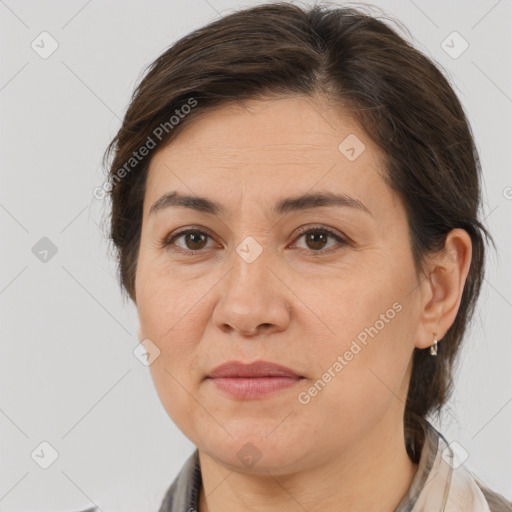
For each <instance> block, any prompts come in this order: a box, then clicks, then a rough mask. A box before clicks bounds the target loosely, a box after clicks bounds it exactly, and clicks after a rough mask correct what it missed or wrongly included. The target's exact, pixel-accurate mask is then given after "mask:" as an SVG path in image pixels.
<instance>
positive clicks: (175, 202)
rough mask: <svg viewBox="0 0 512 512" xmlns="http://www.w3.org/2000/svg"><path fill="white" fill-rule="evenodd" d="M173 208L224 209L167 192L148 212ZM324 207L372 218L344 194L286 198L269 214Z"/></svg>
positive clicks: (212, 211) (214, 212)
mask: <svg viewBox="0 0 512 512" xmlns="http://www.w3.org/2000/svg"><path fill="white" fill-rule="evenodd" d="M173 206H177V207H184V208H190V209H192V210H196V211H199V212H203V213H208V214H211V215H223V214H225V213H226V209H225V207H224V206H222V205H221V204H220V203H217V202H216V201H214V200H213V199H209V198H208V197H201V196H193V195H184V194H181V193H179V192H176V191H175V192H168V193H167V194H164V195H163V196H161V197H160V198H159V199H157V200H156V201H155V202H154V203H153V205H152V206H151V208H150V210H149V215H152V214H154V213H156V212H159V211H161V210H164V209H166V208H170V207H173ZM324 206H331V207H332V206H337V207H348V208H354V209H356V210H360V211H362V212H365V213H367V214H368V215H370V216H372V213H371V212H370V210H369V209H368V208H367V207H366V206H365V205H364V204H363V203H362V202H361V201H360V200H359V199H355V198H354V197H350V196H348V195H346V194H334V193H332V192H316V193H308V194H303V195H299V196H295V197H287V198H284V199H280V200H279V201H277V202H276V203H275V204H274V206H273V207H272V209H271V210H270V213H271V214H273V215H283V214H285V213H288V212H291V211H302V210H310V209H313V208H321V207H324Z"/></svg>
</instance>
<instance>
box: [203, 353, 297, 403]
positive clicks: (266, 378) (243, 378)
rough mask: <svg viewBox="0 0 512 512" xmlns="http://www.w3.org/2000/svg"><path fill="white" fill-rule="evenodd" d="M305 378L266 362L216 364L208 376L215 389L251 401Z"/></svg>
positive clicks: (284, 367) (278, 365)
mask: <svg viewBox="0 0 512 512" xmlns="http://www.w3.org/2000/svg"><path fill="white" fill-rule="evenodd" d="M303 378H304V377H303V376H301V375H299V374H298V373H297V372H295V371H294V370H292V369H290V368H287V367H286V366H282V365H280V364H276V363H271V362H268V361H255V362H253V363H250V364H244V363H241V362H239V361H229V362H227V363H223V364H221V365H220V366H217V367H216V368H215V369H214V370H213V371H212V372H211V373H210V374H209V375H208V377H207V379H208V380H210V381H212V382H213V383H214V384H215V386H216V387H217V389H219V390H220V391H222V392H223V393H225V394H227V395H228V396H230V397H232V398H237V399H242V400H250V399H257V398H263V397H265V396H268V395H271V394H274V393H277V392H278V391H284V390H286V389H289V388H291V387H293V386H296V385H297V383H298V382H299V381H301V380H302V379H303Z"/></svg>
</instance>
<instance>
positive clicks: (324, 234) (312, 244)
mask: <svg viewBox="0 0 512 512" xmlns="http://www.w3.org/2000/svg"><path fill="white" fill-rule="evenodd" d="M301 238H304V240H305V244H306V247H305V249H308V250H310V251H312V252H320V253H329V252H332V251H333V250H336V245H342V246H343V245H347V242H346V241H345V240H344V239H343V238H342V237H341V236H339V235H338V234H336V233H335V232H334V231H331V230H330V229H327V228H313V229H308V230H304V231H303V232H302V233H301V234H300V235H299V238H298V239H301ZM329 239H331V240H334V241H335V242H338V244H336V243H334V244H331V245H330V246H328V247H326V246H327V244H328V243H329Z"/></svg>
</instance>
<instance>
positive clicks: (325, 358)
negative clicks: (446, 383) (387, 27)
mask: <svg viewBox="0 0 512 512" xmlns="http://www.w3.org/2000/svg"><path fill="white" fill-rule="evenodd" d="M382 159H383V154H382V153H381V152H380V150H379V149H378V148H377V147H376V146H375V145H373V144H372V142H371V141H370V139H369V137H368V136H367V135H366V134H365V133H364V132H363V131H362V130H361V128H360V127H359V126H358V125H357V124H356V123H355V122H354V121H353V120H352V119H351V118H349V117H348V116H344V115H342V114H341V113H339V112H338V113H337V112H336V111H335V109H334V108H332V106H326V105H324V104H323V103H322V102H321V101H320V100H313V99H311V98H308V99H306V98H300V97H293V98H282V99H268V100H266V101H256V100H254V101H251V102H248V103H246V104H245V106H243V107H242V106H229V107H224V108H221V109H218V110H216V111H214V112H211V113H208V114H207V115H205V116H204V117H203V118H201V119H199V120H195V121H194V122H192V123H191V124H190V125H189V126H188V127H187V128H186V129H185V130H184V131H183V132H182V133H181V134H180V135H179V136H178V137H177V138H176V139H175V140H174V141H172V143H171V144H170V145H169V146H167V147H166V148H163V149H161V150H159V152H157V153H156V154H155V155H154V157H153V159H152V162H151V165H150V169H149V174H148V181H147V188H146V192H145V199H144V212H143V222H142V232H141V244H140V253H139V259H138V266H137V277H136V289H135V291H136V305H137V310H138V315H139V323H140V332H139V336H140V340H141V341H142V340H144V339H149V340H151V343H153V344H154V345H155V346H156V347H158V349H159V350H160V355H159V356H158V357H157V358H156V359H155V360H154V362H153V363H152V364H151V365H150V370H151V374H152V378H153V380H154V383H155V387H156V389H157V392H158V394H159V397H160V400H161V402H162V404H163V406H164V407H165V409H166V411H167V413H168V414H169V416H170V417H171V418H172V420H173V421H174V422H175V423H176V425H177V426H178V427H179V428H180V429H181V430H182V432H184V434H185V435H186V436H187V437H188V438H189V439H190V440H191V441H192V442H193V443H194V444H195V445H196V446H197V447H198V448H199V450H200V451H202V452H204V453H206V454H207V455H208V456H210V457H212V458H213V459H215V460H216V461H218V462H220V463H222V464H224V465H225V466H226V467H232V468H237V469H238V470H247V471H273V472H274V473H275V474H279V473H285V472H286V471H291V470H294V469H297V470H299V469H301V468H306V467H311V466H314V465H315V464H316V465H320V464H322V463H323V462H324V461H325V460H327V459H330V458H332V457H336V456H339V455H340V454H341V453H343V451H346V450H350V449H351V448H352V447H354V446H361V445H362V443H364V440H365V439H368V438H369V434H370V433H371V432H372V431H374V429H375V427H376V426H377V425H379V426H380V427H383V426H384V425H387V427H389V428H400V427H401V425H402V421H403V407H404V402H405V397H406V392H407V385H408V379H409V372H410V365H409V363H410V360H411V356H412V351H413V348H414V345H415V340H416V333H417V329H418V323H419V321H420V320H419V319H420V309H421V308H420V300H419V295H418V292H417V289H418V282H419V281H418V279H419V278H418V276H417V274H416V272H415V268H414V264H413V259H412V253H411V248H410V243H409V236H408V228H407V220H406V214H405V211H404V208H403V205H402V203H401V201H400V200H399V198H398V197H397V196H396V195H395V194H394V192H393V191H391V190H390V189H389V188H388V187H387V185H386V183H385V182H384V180H383V178H382V176H383V173H384V169H383V163H382ZM171 193H176V195H175V196H174V198H175V199H174V200H169V199H168V200H167V201H164V200H161V201H159V199H160V198H162V196H164V195H166V194H171ZM322 193H323V194H324V195H323V201H322V200H319V199H318V198H317V199H316V200H309V201H308V200H302V201H300V200H298V201H291V200H293V199H297V198H299V197H300V196H303V195H312V194H313V195H317V194H322ZM328 194H330V196H329V197H331V198H332V197H334V196H341V197H343V198H345V200H344V201H342V200H338V201H331V202H329V201H327V200H326V198H327V195H328ZM177 195H180V196H185V195H186V196H199V197H201V198H207V199H208V200H209V201H211V202H213V203H215V204H216V205H217V206H218V210H214V209H213V208H212V205H211V204H210V203H205V202H201V201H199V200H196V201H195V202H190V201H189V202H184V201H182V202H181V204H178V201H176V197H177ZM289 200H290V201H289ZM157 201H159V202H158V203H157V205H159V207H158V206H155V207H154V208H153V209H152V211H151V207H152V206H153V205H154V204H155V203H156V202H157ZM199 207H201V208H199ZM146 343H147V342H146ZM232 361H237V362H241V363H253V362H255V361H266V362H270V363H276V364H279V365H282V366H285V367H286V368H288V369H289V370H290V371H291V372H290V373H291V374H292V375H290V374H286V372H284V373H282V374H281V376H278V377H276V376H275V373H274V374H273V376H272V375H271V374H272V371H266V370H265V372H264V373H265V375H266V377H259V379H260V380H259V381H258V378H244V379H242V378H240V376H238V377H237V376H232V378H227V377H225V378H221V377H218V378H211V377H212V375H213V376H214V375H215V374H214V369H215V368H216V367H218V366H219V365H221V364H222V363H226V362H232ZM267 370H268V369H267ZM272 390H273V391H272ZM246 455H249V456H252V457H253V460H257V464H254V465H253V466H252V467H250V464H249V463H248V462H247V460H249V459H247V458H246ZM244 467H245V469H244Z"/></svg>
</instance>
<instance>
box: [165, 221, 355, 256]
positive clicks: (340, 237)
mask: <svg viewBox="0 0 512 512" xmlns="http://www.w3.org/2000/svg"><path fill="white" fill-rule="evenodd" d="M298 230H299V231H298V233H297V235H296V238H299V237H301V236H303V235H305V234H306V233H308V232H310V231H325V232H326V233H328V234H329V235H330V236H332V237H333V238H337V239H338V242H339V243H348V242H349V239H348V237H347V236H345V235H344V234H342V233H338V232H337V230H335V229H334V228H330V227H327V226H322V225H321V224H320V225H314V224H313V225H305V226H301V227H299V228H298ZM190 232H199V233H201V234H204V235H206V236H208V237H210V238H211V239H212V240H214V237H213V236H212V235H211V234H210V233H209V232H208V230H206V229H205V228H203V227H201V228H199V227H193V226H191V227H188V228H184V229H183V230H181V231H178V232H177V233H174V234H173V235H172V236H167V237H166V238H165V239H164V242H163V243H164V245H170V244H172V243H174V241H175V240H176V239H178V238H180V237H181V236H183V235H186V234H187V233H190ZM180 249H182V250H186V249H183V248H181V247H180ZM190 252H201V251H200V250H197V251H190ZM313 252H321V251H313Z"/></svg>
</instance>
